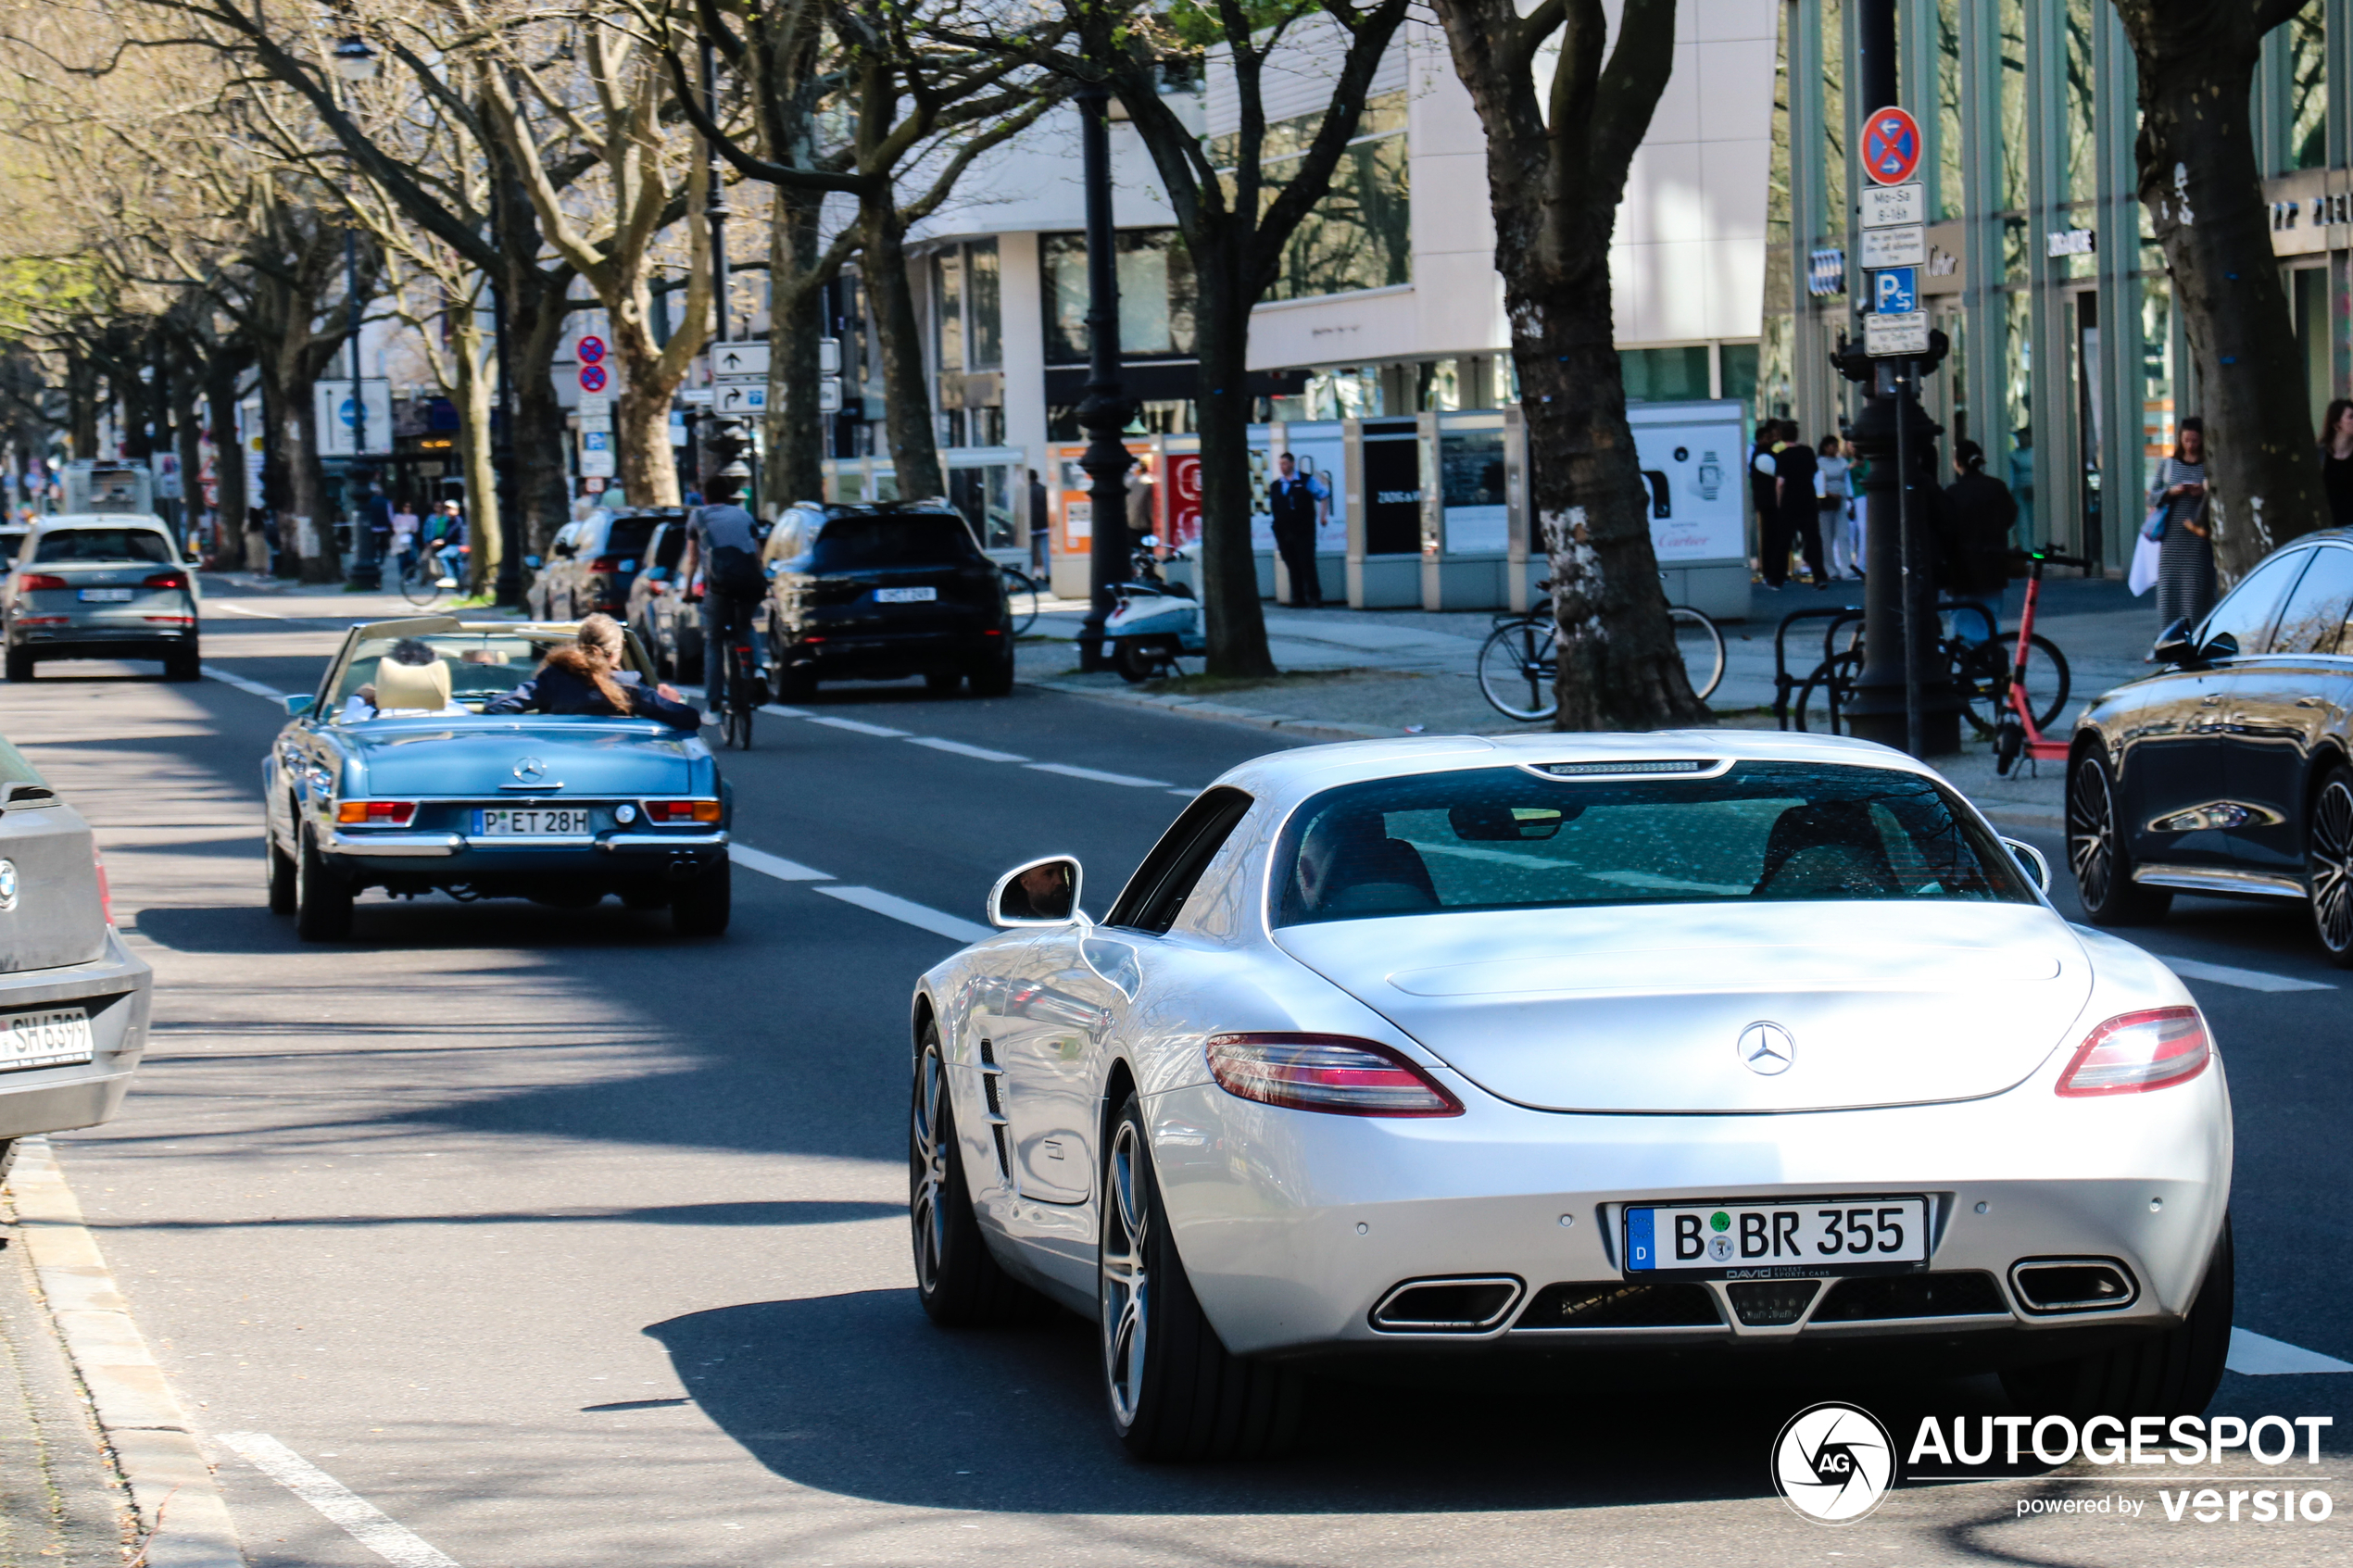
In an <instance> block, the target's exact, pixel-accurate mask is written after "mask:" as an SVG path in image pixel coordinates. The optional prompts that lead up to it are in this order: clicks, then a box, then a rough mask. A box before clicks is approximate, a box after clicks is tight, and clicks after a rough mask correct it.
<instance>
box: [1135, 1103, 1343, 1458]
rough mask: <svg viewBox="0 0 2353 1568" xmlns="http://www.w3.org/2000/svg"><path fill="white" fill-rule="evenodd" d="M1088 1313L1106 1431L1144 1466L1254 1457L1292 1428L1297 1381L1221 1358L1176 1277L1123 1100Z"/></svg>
mask: <svg viewBox="0 0 2353 1568" xmlns="http://www.w3.org/2000/svg"><path fill="white" fill-rule="evenodd" d="M1101 1174H1102V1199H1101V1204H1100V1205H1099V1207H1100V1208H1101V1221H1100V1223H1101V1231H1100V1238H1101V1244H1100V1245H1099V1246H1098V1248H1096V1263H1095V1271H1096V1274H1095V1277H1096V1292H1095V1299H1096V1304H1097V1305H1096V1311H1097V1319H1098V1323H1099V1326H1100V1328H1101V1340H1102V1367H1103V1386H1104V1392H1105V1394H1106V1396H1107V1397H1108V1399H1109V1400H1110V1403H1111V1414H1112V1427H1113V1430H1114V1432H1115V1433H1117V1435H1118V1436H1119V1440H1120V1442H1121V1443H1122V1444H1124V1445H1125V1446H1126V1449H1127V1451H1128V1452H1129V1453H1131V1454H1133V1455H1135V1456H1136V1457H1137V1458H1138V1459H1144V1460H1228V1459H1259V1458H1264V1457H1265V1456H1267V1455H1269V1454H1275V1453H1279V1452H1281V1451H1282V1450H1283V1449H1286V1448H1288V1447H1290V1442H1291V1439H1292V1438H1293V1437H1294V1436H1296V1435H1297V1432H1298V1428H1299V1408H1300V1396H1301V1392H1302V1389H1301V1384H1300V1377H1299V1374H1298V1373H1297V1372H1296V1371H1295V1370H1294V1369H1292V1368H1290V1367H1288V1366H1285V1365H1282V1364H1281V1363H1279V1362H1270V1361H1252V1360H1251V1359H1250V1358H1248V1357H1244V1356H1237V1355H1234V1354H1233V1353H1231V1352H1230V1351H1228V1350H1227V1348H1226V1346H1225V1344H1224V1342H1223V1341H1221V1340H1220V1339H1219V1338H1218V1337H1217V1331H1216V1330H1215V1329H1214V1328H1212V1327H1211V1326H1210V1323H1209V1319H1208V1318H1207V1317H1206V1316H1205V1315H1204V1314H1203V1313H1202V1310H1201V1302H1200V1301H1199V1299H1197V1298H1195V1297H1194V1295H1193V1287H1192V1282H1191V1281H1190V1280H1189V1278H1187V1277H1186V1274H1185V1264H1184V1261H1183V1260H1182V1259H1180V1258H1179V1257H1177V1255H1176V1242H1175V1240H1174V1238H1173V1237H1171V1236H1170V1235H1169V1227H1168V1224H1167V1222H1166V1220H1165V1218H1164V1213H1163V1210H1162V1208H1161V1200H1160V1183H1159V1180H1158V1178H1157V1177H1155V1176H1154V1175H1153V1173H1152V1162H1151V1137H1150V1135H1149V1134H1148V1133H1147V1132H1146V1131H1145V1127H1144V1113H1143V1110H1142V1108H1141V1107H1140V1106H1139V1105H1138V1103H1137V1100H1136V1097H1135V1096H1134V1095H1132V1094H1131V1095H1129V1096H1128V1097H1127V1099H1126V1103H1125V1104H1123V1105H1121V1107H1120V1108H1119V1114H1118V1116H1117V1117H1116V1118H1115V1119H1114V1121H1113V1123H1112V1132H1111V1140H1110V1145H1109V1147H1108V1148H1106V1149H1105V1151H1104V1155H1103V1164H1102V1173H1101Z"/></svg>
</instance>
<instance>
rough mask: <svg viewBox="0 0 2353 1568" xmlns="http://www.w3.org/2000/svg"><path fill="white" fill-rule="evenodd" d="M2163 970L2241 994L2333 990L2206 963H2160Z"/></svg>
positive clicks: (2318, 983)
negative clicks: (2233, 988) (2242, 992)
mask: <svg viewBox="0 0 2353 1568" xmlns="http://www.w3.org/2000/svg"><path fill="white" fill-rule="evenodd" d="M2161 961H2162V962H2163V963H2164V965H2165V966H2166V968H2168V969H2170V970H2171V971H2172V972H2174V973H2176V974H2178V975H2180V976H2181V977H2182V978H2183V979H2184V980H2211V981H2212V982H2214V984H2216V985H2235V986H2237V987H2239V989H2241V990H2243V991H2334V990H2335V989H2336V987H2335V986H2334V985H2329V984H2328V983H2327V982H2326V981H2322V980H2298V979H2296V978H2295V977H2294V976H2293V975H2286V974H2266V973H2265V972H2263V971H2261V970H2259V969H2239V968H2235V967H2234V966H2233V965H2230V964H2226V963H2207V962H2204V961H2202V960H2197V959H2171V958H2168V959H2162V960H2161Z"/></svg>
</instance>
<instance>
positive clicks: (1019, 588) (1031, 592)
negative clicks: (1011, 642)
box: [997, 562, 1042, 637]
mask: <svg viewBox="0 0 2353 1568" xmlns="http://www.w3.org/2000/svg"><path fill="white" fill-rule="evenodd" d="M997 571H998V572H999V574H1000V575H1001V576H1002V577H1003V578H1004V580H1005V610H1006V613H1007V614H1008V615H1010V616H1012V618H1013V635H1014V636H1016V637H1018V636H1020V635H1021V634H1022V633H1024V632H1026V631H1028V630H1029V628H1030V627H1031V626H1032V625H1034V624H1035V623H1036V622H1037V620H1038V597H1039V596H1040V594H1041V592H1042V590H1040V589H1039V587H1038V579H1036V578H1035V577H1032V576H1030V575H1029V573H1027V572H1026V571H1023V570H1022V569H1021V568H1019V567H1017V566H1006V565H1004V564H1002V563H1001V562H1000V564H999V565H998V568H997Z"/></svg>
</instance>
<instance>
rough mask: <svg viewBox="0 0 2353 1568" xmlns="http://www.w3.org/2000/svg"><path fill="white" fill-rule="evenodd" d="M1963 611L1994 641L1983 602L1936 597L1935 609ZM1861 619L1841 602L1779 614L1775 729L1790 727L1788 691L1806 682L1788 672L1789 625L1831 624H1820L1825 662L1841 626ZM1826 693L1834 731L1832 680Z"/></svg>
mask: <svg viewBox="0 0 2353 1568" xmlns="http://www.w3.org/2000/svg"><path fill="white" fill-rule="evenodd" d="M1964 612H1966V613H1968V614H1970V615H1974V616H1976V617H1977V618H1978V619H1979V620H1980V621H1983V622H1985V640H1986V641H1987V642H1994V641H1996V640H1997V639H1999V637H2000V636H2001V627H2000V624H1999V623H1998V622H1997V621H1995V620H1994V614H1993V612H1992V611H1991V610H1989V609H1987V608H1985V607H1984V606H1983V605H1982V604H1979V603H1978V602H1977V601H1976V600H1974V599H1939V600H1937V601H1936V608H1935V613H1936V614H1938V615H1940V616H1943V615H1957V614H1962V613H1964ZM1862 619H1864V612H1863V611H1861V610H1859V609H1854V608H1848V607H1846V606H1843V605H1829V606H1825V607H1824V608H1820V609H1799V610H1792V611H1791V612H1790V613H1789V614H1787V615H1784V616H1782V617H1781V623H1780V625H1779V626H1777V627H1775V628H1774V629H1773V725H1774V727H1775V728H1776V729H1781V730H1786V729H1788V728H1789V696H1790V693H1792V692H1793V691H1795V690H1796V689H1797V688H1798V687H1799V686H1801V685H1803V684H1805V683H1804V682H1803V681H1800V680H1798V679H1797V678H1796V677H1794V676H1793V675H1792V674H1791V673H1790V672H1789V646H1788V641H1787V639H1788V637H1789V629H1790V628H1791V627H1792V626H1794V625H1796V624H1797V623H1798V622H1799V621H1829V622H1830V624H1829V625H1827V626H1825V627H1823V628H1822V659H1821V662H1822V663H1824V664H1828V663H1829V662H1830V661H1831V659H1833V658H1834V657H1836V655H1835V653H1834V651H1833V649H1832V647H1831V643H1832V641H1833V640H1834V639H1835V638H1836V637H1837V636H1838V633H1839V630H1840V628H1842V627H1844V626H1848V625H1851V624H1853V623H1854V622H1856V621H1860V620H1862ZM1807 673H1809V674H1810V673H1812V671H1808V672H1807ZM1827 697H1828V700H1829V702H1830V709H1831V731H1832V733H1835V732H1836V731H1837V728H1838V687H1837V685H1836V684H1832V685H1831V689H1830V691H1829V692H1828V694H1827Z"/></svg>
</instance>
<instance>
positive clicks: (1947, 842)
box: [1272, 761, 2034, 925]
mask: <svg viewBox="0 0 2353 1568" xmlns="http://www.w3.org/2000/svg"><path fill="white" fill-rule="evenodd" d="M1711 773H1712V776H1707V777H1689V776H1686V777H1680V778H1677V777H1668V776H1658V775H1630V774H1629V772H1617V773H1614V774H1602V775H1571V776H1561V775H1559V774H1543V773H1539V772H1538V771H1534V770H1531V769H1524V768H1482V769H1476V770H1470V771H1461V772H1444V773H1420V774H1415V775H1412V776H1409V777H1405V778H1395V779H1378V780H1373V781H1370V782H1368V783H1365V784H1347V785H1343V786H1341V787H1340V788H1338V789H1332V790H1327V791H1326V792H1325V793H1323V794H1321V795H1318V796H1315V797H1312V798H1311V799H1309V800H1308V801H1307V802H1306V803H1305V804H1304V805H1302V807H1301V808H1300V809H1299V810H1298V811H1296V812H1295V813H1293V815H1292V817H1291V820H1290V825H1289V826H1288V827H1287V828H1286V829H1285V830H1284V833H1283V837H1282V842H1281V843H1280V844H1279V845H1278V846H1277V848H1276V853H1275V863H1274V878H1273V883H1272V887H1273V892H1274V907H1275V910H1276V918H1275V922H1276V923H1277V925H1307V924H1313V923H1315V922H1321V921H1335V920H1365V919H1374V918H1379V917H1383V916H1391V915H1408V914H1434V913H1440V912H1444V911H1450V910H1471V909H1545V908H1574V907H1585V906H1593V905H1608V904H1667V903H1699V904H1705V903H1729V902H1751V901H1755V900H1758V899H1767V900H1774V901H1779V902H1793V903H1794V902H1819V901H1827V900H1847V899H1957V900H1974V901H1999V902H2004V903H2028V904H2031V903H2032V902H2034V895H2033V893H2032V890H2031V889H2030V888H2029V887H2028V885H2027V883H2026V880H2025V877H2024V876H2023V874H2022V873H2021V872H2020V871H2019V869H2018V867H2017V864H2016V862H2015V861H2013V860H2012V859H2010V855H2009V852H2008V851H2007V849H2005V848H2004V847H2002V845H2001V843H2000V841H1999V840H1998V839H1996V838H1994V835H1993V834H1989V833H1987V832H1986V831H1985V830H1984V829H1983V827H1982V826H1981V825H1979V824H1978V823H1977V822H1975V820H1974V819H1972V818H1971V817H1970V816H1969V813H1968V812H1967V811H1966V810H1965V809H1963V808H1962V807H1961V806H1960V805H1959V803H1958V802H1957V800H1955V799H1954V798H1953V797H1951V796H1950V795H1949V794H1948V793H1947V792H1946V791H1945V790H1944V787H1943V786H1941V785H1940V784H1937V783H1936V782H1935V781H1934V780H1932V779H1928V778H1924V777H1922V776H1920V775H1919V774H1917V773H1907V772H1900V771H1895V770H1893V769H1886V768H1868V767H1853V766H1845V765H1841V764H1836V763H1816V762H1781V761H1748V762H1739V763H1735V764H1733V765H1732V766H1731V767H1730V768H1729V769H1727V770H1725V771H1721V772H1714V771H1712V770H1711Z"/></svg>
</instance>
